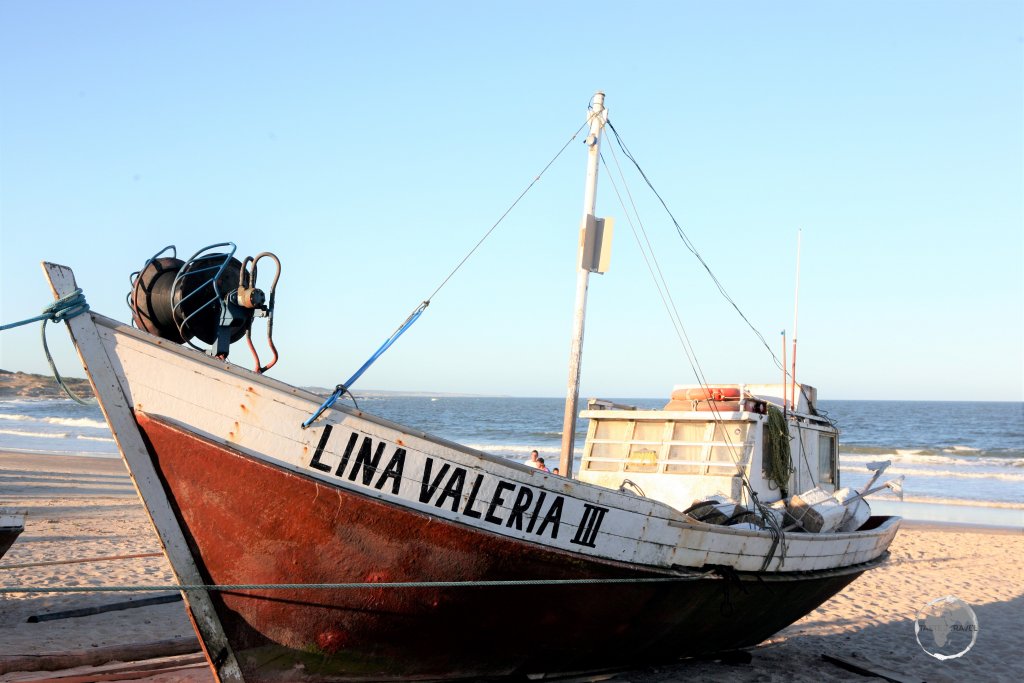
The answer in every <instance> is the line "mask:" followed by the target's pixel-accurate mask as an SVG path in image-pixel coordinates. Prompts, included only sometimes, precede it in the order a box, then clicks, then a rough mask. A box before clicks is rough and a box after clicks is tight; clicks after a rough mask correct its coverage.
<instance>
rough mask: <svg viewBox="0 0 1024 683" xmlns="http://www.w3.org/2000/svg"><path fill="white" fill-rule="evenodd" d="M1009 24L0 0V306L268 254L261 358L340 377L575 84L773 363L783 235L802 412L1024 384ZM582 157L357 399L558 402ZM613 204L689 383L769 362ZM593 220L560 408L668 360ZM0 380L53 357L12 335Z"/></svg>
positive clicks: (675, 11)
mask: <svg viewBox="0 0 1024 683" xmlns="http://www.w3.org/2000/svg"><path fill="white" fill-rule="evenodd" d="M1022 34H1024V10H1022V3H1021V2H1020V1H1019V0H1013V1H1007V2H998V1H984V0H982V1H980V2H978V1H972V2H968V1H966V0H964V1H961V2H942V1H938V0H934V1H932V0H929V1H927V2H924V1H921V2H911V1H908V2H888V1H886V2H878V1H870V0H869V1H864V2H845V3H842V2H780V3H762V2H717V3H711V2H640V3H604V2H587V3H569V2H564V3H563V2H515V3H496V2H382V3H370V2H288V3H284V2H222V3H201V2H145V3H139V2H102V1H95V2H88V3H85V2H82V3H78V2H47V1H45V0H43V1H40V0H32V1H28V0H25V1H17V0H0V231H2V232H0V322H4V323H6V322H11V321H13V320H17V319H21V318H25V317H28V316H31V315H34V314H36V313H37V312H38V311H39V310H40V309H41V308H42V307H43V306H45V305H46V304H47V302H48V300H49V298H50V295H49V290H48V288H47V287H46V284H45V282H44V279H43V277H42V274H41V271H40V269H39V265H38V264H39V262H40V261H42V260H50V261H56V262H60V263H64V264H67V265H70V266H72V267H73V268H74V269H75V271H76V274H77V276H78V279H79V282H80V284H81V285H82V287H83V288H84V289H85V293H86V296H87V297H88V299H89V302H90V303H91V304H92V306H93V308H94V309H95V310H98V311H100V312H103V313H105V314H107V315H111V316H114V317H118V318H121V319H126V318H127V317H128V311H127V308H126V306H125V304H124V296H125V293H126V290H127V287H128V275H129V273H131V272H132V271H133V270H136V269H138V268H139V267H140V266H141V265H142V263H143V262H144V261H145V260H146V258H148V257H149V256H150V255H151V254H153V253H154V252H156V251H157V250H159V249H160V248H161V247H163V246H165V245H167V244H171V243H174V244H177V245H178V247H179V250H180V251H181V252H188V253H191V252H192V251H194V250H196V249H198V248H199V247H201V246H204V245H206V244H209V243H212V242H220V241H224V240H233V241H235V242H237V243H238V245H239V250H240V253H241V254H255V253H257V252H260V251H263V250H270V251H274V252H276V253H277V254H278V255H279V256H280V257H281V258H282V259H283V261H284V266H285V271H284V275H283V277H282V281H281V285H280V292H279V295H278V316H277V320H276V333H277V341H278V346H279V348H280V349H281V351H282V354H283V360H282V361H281V362H280V364H279V365H278V367H277V368H275V370H274V371H273V373H274V375H275V376H277V377H279V378H281V379H284V380H286V381H289V382H292V383H295V384H316V385H333V384H334V383H336V382H338V381H341V380H343V379H345V378H347V377H348V376H349V374H351V373H352V372H353V371H354V370H355V369H356V368H357V367H358V366H359V365H360V364H361V363H362V362H363V360H365V358H366V357H367V356H368V355H369V354H370V353H372V352H373V350H374V349H376V347H377V345H378V344H379V343H380V342H381V341H382V340H383V339H384V338H385V337H386V336H387V335H388V334H390V333H391V331H392V330H393V329H394V328H395V327H396V326H397V325H398V324H399V323H401V322H402V320H404V318H405V316H406V315H407V314H408V313H409V312H410V311H411V310H412V308H413V307H414V306H415V305H416V304H417V303H418V302H419V301H420V300H421V299H423V298H424V297H425V296H427V295H428V294H429V293H430V292H431V291H433V289H434V288H435V287H436V286H437V285H438V284H439V283H440V281H441V280H442V279H443V278H444V276H445V275H446V274H447V273H448V272H449V271H450V270H451V268H452V267H454V265H455V264H456V263H457V262H458V261H459V259H461V258H462V256H463V255H464V254H465V253H466V252H467V251H468V250H469V248H470V247H471V246H472V245H473V244H474V243H475V242H476V240H477V239H478V238H479V237H480V236H481V235H482V234H483V233H484V231H485V230H486V229H487V228H489V227H490V226H491V224H492V223H493V222H494V221H495V220H496V219H497V218H498V216H500V214H501V213H502V212H503V211H504V209H505V208H506V207H507V205H508V204H509V203H510V202H511V201H512V200H513V199H514V198H515V196H516V195H517V194H518V193H519V192H520V191H521V189H522V188H523V187H524V186H525V185H526V184H527V183H528V182H529V181H530V179H532V178H533V177H534V176H535V175H536V173H537V172H538V171H539V170H540V169H541V168H542V167H543V166H544V164H545V163H547V161H548V160H549V159H550V158H551V156H552V155H554V153H555V152H556V151H557V150H558V149H559V147H561V145H562V144H563V143H564V142H565V141H566V140H567V139H568V138H569V136H570V135H571V134H572V133H573V132H574V131H575V130H576V129H577V127H578V126H579V125H580V124H581V123H582V122H583V120H584V117H585V114H586V107H587V103H588V101H589V99H590V97H591V95H592V94H593V92H594V91H595V90H597V89H601V90H604V91H605V92H606V93H607V106H608V108H609V112H610V116H611V120H612V122H613V123H614V124H615V126H616V128H617V129H618V130H619V131H620V133H621V134H622V135H623V136H624V138H625V139H626V141H627V142H628V144H629V145H630V147H631V148H632V150H633V152H634V153H635V154H636V156H637V158H638V160H639V161H640V163H641V164H642V165H643V166H644V168H645V170H646V171H647V172H648V175H649V176H650V177H651V179H652V180H653V182H654V183H655V185H656V187H657V188H658V189H659V190H660V191H661V193H662V195H663V196H664V198H665V200H666V201H667V202H668V204H669V206H670V207H671V208H672V209H673V211H674V212H675V214H676V216H677V217H678V218H679V219H680V222H681V223H682V225H683V227H684V228H685V229H686V230H687V233H688V235H689V236H690V238H691V239H692V240H693V242H694V243H695V244H696V245H697V246H698V248H699V249H700V250H701V252H702V254H703V255H704V257H705V259H706V260H707V261H708V263H709V264H710V265H711V267H712V268H713V269H714V270H715V272H716V274H717V275H718V276H719V278H720V279H721V281H722V282H723V284H724V285H725V286H726V288H727V289H728V290H729V291H730V293H731V294H732V296H733V298H734V299H735V300H736V301H737V303H738V304H739V305H740V307H741V308H742V309H743V310H744V312H746V314H747V315H748V317H749V318H750V319H751V321H752V322H753V323H754V324H755V325H756V326H757V327H758V328H759V329H760V330H761V331H762V333H763V334H764V335H765V337H766V338H767V339H768V340H769V342H770V343H771V344H772V345H773V346H779V340H780V337H779V332H780V331H781V330H782V329H789V330H791V328H792V324H793V323H792V318H793V285H794V266H795V251H796V235H797V230H798V229H802V230H803V253H802V275H801V302H800V314H801V315H800V328H799V341H800V350H799V361H800V362H799V366H798V369H797V374H798V376H799V378H800V379H802V380H806V381H807V382H808V383H810V384H813V385H816V386H818V387H819V392H820V395H821V396H822V397H823V398H833V399H844V398H846V399H943V400H980V399H996V400H1021V398H1022V375H1024V369H1022V356H1024V341H1022V324H1024V275H1022V263H1024V246H1022V240H1024V219H1022V188H1024V177H1022V158H1024V145H1022V130H1024V94H1022V87H1024V86H1022V81H1024V77H1022V71H1024V58H1022V52H1024V38H1022ZM580 139H582V136H581V138H580ZM604 150H605V155H606V158H608V159H609V162H611V158H610V156H609V155H610V140H609V141H606V145H605V147H604ZM584 168H585V150H584V147H583V145H582V144H581V143H580V141H579V140H577V142H576V143H574V144H573V145H571V146H570V148H569V149H568V150H567V151H566V153H565V154H564V155H563V156H562V157H561V159H560V160H559V162H558V163H557V164H556V165H555V167H553V168H552V170H551V171H550V172H549V174H548V175H546V176H545V177H544V178H543V179H542V181H541V182H540V183H539V184H538V185H537V186H536V188H535V189H534V190H533V191H532V192H531V193H530V194H529V195H527V197H526V199H524V201H523V203H522V204H521V205H520V207H519V208H518V209H517V210H516V211H515V212H514V213H513V214H512V215H511V216H510V217H509V218H508V219H507V220H506V222H505V223H503V224H502V226H501V227H500V228H499V229H498V230H497V231H496V232H495V233H494V235H493V236H492V237H491V239H490V240H489V241H488V242H486V243H485V244H484V246H483V247H482V248H481V250H480V251H479V252H478V253H477V255H476V256H475V257H474V258H473V259H472V260H470V261H469V262H468V263H467V265H466V266H465V267H464V268H463V269H462V270H461V271H460V272H459V273H458V274H457V275H456V276H455V278H453V280H452V281H451V282H450V283H449V284H448V285H447V286H446V287H445V288H444V289H443V290H442V291H441V293H440V294H439V295H438V296H437V297H436V298H435V300H434V303H433V304H432V305H431V307H430V308H429V309H428V311H427V313H426V314H425V315H424V316H423V318H421V319H420V321H419V322H418V323H417V324H416V326H414V327H413V328H412V329H411V330H410V331H409V332H408V333H407V334H406V336H405V337H404V338H403V339H402V340H401V341H400V342H399V343H398V344H397V345H396V346H395V347H394V348H393V349H392V350H391V351H390V352H389V353H388V354H387V355H386V356H385V357H384V358H382V359H381V360H380V361H378V362H377V364H376V365H375V366H374V367H373V368H372V369H371V370H370V371H369V372H368V373H367V374H366V375H365V376H364V377H363V379H362V380H361V381H360V383H359V385H358V386H359V387H361V388H364V389H371V388H374V389H408V390H433V391H448V392H473V393H500V394H511V395H522V396H558V395H563V394H564V391H565V388H564V387H565V382H566V370H565V366H566V360H567V357H568V350H569V349H568V338H569V332H570V327H571V316H572V305H573V295H574V282H575V274H574V272H573V267H574V266H573V262H574V258H575V249H576V246H575V245H576V238H577V234H576V233H577V228H578V224H579V219H580V213H581V207H582V196H583V173H584ZM630 189H631V190H632V191H633V193H634V195H635V196H637V197H638V201H640V206H641V217H642V218H643V220H644V224H645V226H646V229H647V231H648V233H649V235H650V236H651V240H652V242H653V243H654V245H655V248H656V251H657V254H658V257H659V258H660V259H661V264H662V268H663V269H664V270H665V272H666V273H667V274H668V278H669V281H670V285H671V287H672V293H673V296H674V297H675V300H676V302H677V304H678V305H679V309H680V312H681V314H682V317H683V319H684V321H685V324H686V327H687V331H688V333H689V335H690V338H691V340H692V341H693V344H694V347H695V349H696V351H697V354H698V358H699V360H700V362H701V363H702V366H703V368H704V371H705V373H706V374H707V376H708V377H709V378H710V379H711V380H712V381H720V382H759V381H776V380H777V378H778V374H779V373H778V371H777V370H776V369H775V367H774V365H773V363H772V361H771V358H770V357H769V355H768V353H767V352H766V351H765V350H764V348H763V347H762V346H761V345H760V343H759V342H758V341H757V340H756V338H755V337H754V336H753V335H752V334H751V333H750V332H749V330H747V329H746V327H745V326H744V325H743V323H742V322H741V321H740V320H739V319H738V317H737V316H736V315H735V313H734V312H733V311H732V310H731V308H729V307H728V305H727V304H726V303H725V302H724V301H723V300H722V299H721V298H720V297H719V296H718V294H717V292H716V291H715V290H714V288H713V286H712V285H711V283H710V281H709V280H708V278H707V276H706V275H705V274H704V273H703V271H702V270H701V269H700V268H699V265H698V264H697V263H696V261H695V260H694V259H693V257H692V256H691V255H690V254H689V253H688V252H686V251H685V249H684V248H683V245H682V244H681V242H680V241H679V239H678V237H676V235H675V230H674V228H673V227H672V225H671V224H670V223H669V222H668V220H667V219H666V218H665V216H664V214H663V213H661V212H660V210H659V209H658V207H657V205H656V204H655V203H654V202H652V201H651V200H650V199H649V198H647V194H646V193H645V191H644V190H643V188H642V186H641V184H640V182H639V181H638V180H637V179H636V178H635V176H633V177H631V178H630ZM641 196H643V197H644V198H643V199H642V200H641V199H639V198H640V197H641ZM598 213H599V214H600V215H609V216H614V217H616V218H617V221H618V222H617V230H616V242H615V247H614V253H613V257H612V269H611V271H610V272H609V273H607V274H605V275H601V276H594V277H592V280H591V289H590V304H591V306H590V312H589V317H588V327H587V346H586V348H585V352H584V367H583V383H582V393H583V394H584V395H585V396H595V395H598V396H617V397H627V396H634V397H637V396H667V394H668V393H669V391H670V390H671V387H672V385H673V384H676V383H686V382H692V381H693V376H692V373H691V371H690V368H689V365H688V364H687V362H686V360H685V357H684V356H683V353H682V350H681V348H680V346H679V343H678V341H677V340H676V338H675V335H674V333H673V330H672V327H671V325H670V324H669V321H668V318H667V316H666V314H665V313H664V311H663V309H662V307H661V303H660V300H659V299H658V297H657V295H656V292H655V290H654V287H653V285H652V284H651V282H650V279H649V277H648V275H647V272H646V270H645V269H644V267H643V265H642V261H641V260H640V257H639V255H638V251H637V247H636V245H635V243H634V240H633V237H632V234H631V233H630V231H629V227H628V224H627V222H626V221H625V218H624V215H623V212H622V209H621V208H620V207H619V205H618V202H617V200H616V198H615V195H614V193H613V192H612V191H611V185H610V183H609V182H608V179H607V177H602V181H601V186H600V194H599V199H598ZM51 339H52V342H51V344H52V345H53V346H54V347H55V348H56V350H57V358H58V362H59V364H60V366H61V367H62V368H63V370H64V372H65V373H66V374H70V375H78V374H80V366H79V365H78V361H77V359H76V358H75V357H74V356H73V355H72V353H73V352H72V351H71V348H70V342H69V341H68V340H67V336H66V334H65V333H64V332H63V331H60V330H52V331H51ZM777 352H778V351H777ZM233 358H234V359H235V360H237V361H238V362H241V363H244V364H248V362H249V361H248V353H247V351H246V350H245V349H244V347H243V348H239V349H237V350H236V351H235V355H234V356H233ZM0 367H2V368H5V369H8V370H24V371H31V372H45V371H46V367H45V361H44V360H43V356H42V352H41V349H40V346H39V342H38V334H37V330H36V329H35V327H34V326H33V327H32V328H21V329H19V330H15V331H8V332H4V333H2V334H0Z"/></svg>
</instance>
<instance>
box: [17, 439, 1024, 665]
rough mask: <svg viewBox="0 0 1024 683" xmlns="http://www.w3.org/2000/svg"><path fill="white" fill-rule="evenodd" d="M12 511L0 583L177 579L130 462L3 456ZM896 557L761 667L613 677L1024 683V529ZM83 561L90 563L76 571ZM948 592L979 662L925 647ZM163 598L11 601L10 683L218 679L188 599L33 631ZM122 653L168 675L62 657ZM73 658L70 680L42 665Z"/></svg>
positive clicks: (758, 660) (961, 530)
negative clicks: (886, 676)
mask: <svg viewBox="0 0 1024 683" xmlns="http://www.w3.org/2000/svg"><path fill="white" fill-rule="evenodd" d="M0 505H2V506H4V507H11V508H16V509H23V510H26V511H27V512H28V521H27V528H26V530H25V532H24V533H23V534H22V536H21V537H20V538H19V539H18V541H17V542H16V543H15V544H14V546H13V547H12V548H11V549H10V550H9V551H8V553H7V554H6V555H5V556H4V557H3V559H2V560H0V586H37V587H52V586H110V585H163V584H169V583H172V582H173V579H172V574H171V571H170V568H169V566H168V564H167V561H166V559H165V558H164V557H163V556H162V555H160V554H158V553H159V552H160V546H159V543H158V541H157V539H156V536H155V534H154V532H153V531H152V529H151V527H150V525H149V521H148V519H147V518H146V515H145V513H144V511H143V509H142V506H141V504H140V503H139V501H138V499H137V497H136V494H135V491H134V489H133V487H132V485H131V481H130V479H129V478H128V475H127V473H126V472H125V469H124V467H123V465H122V464H121V461H120V460H116V459H104V458H89V457H66V456H65V457H62V456H37V455H26V454H16V453H0ZM890 550H891V553H892V556H891V559H890V561H889V562H888V564H886V565H885V566H884V567H882V568H880V569H877V570H875V571H872V572H869V573H867V574H865V575H864V576H862V577H861V578H860V579H858V580H857V581H856V582H854V583H853V584H852V585H851V586H850V587H848V588H847V589H846V590H845V591H844V592H842V593H841V594H839V595H838V596H836V597H834V598H833V599H832V600H830V601H829V602H827V603H825V604H824V605H822V607H820V608H819V609H817V610H815V611H814V612H813V613H812V614H810V615H808V616H807V617H805V618H804V619H802V620H800V621H798V622H797V623H795V624H793V625H792V626H790V627H789V628H787V629H785V630H784V631H782V632H781V633H779V634H777V635H776V636H774V637H773V638H771V639H770V640H768V641H766V642H765V643H763V644H762V645H760V646H759V647H757V648H754V649H752V650H751V651H750V653H751V659H750V661H749V662H747V663H725V662H719V661H684V662H679V663H676V664H673V665H671V666H658V667H653V668H649V669H638V670H633V671H626V672H618V673H616V674H615V676H614V678H613V680H616V681H630V682H633V683H669V682H674V681H684V680H687V681H690V680H702V681H723V682H724V681H741V682H746V681H750V682H753V681H763V682H776V681H777V682H782V681H789V682H798V683H799V682H804V681H806V682H807V683H811V682H813V681H855V680H856V681H860V680H865V678H864V677H863V676H861V675H858V674H856V673H853V672H850V671H847V670H844V669H843V668H840V667H839V666H837V665H836V664H834V663H831V662H828V661H826V660H824V659H823V658H822V655H831V656H834V657H839V658H842V659H846V660H851V661H854V662H859V663H861V664H863V665H866V666H868V667H873V668H875V669H876V670H882V669H884V670H887V671H888V672H890V675H899V676H902V677H903V680H919V681H924V680H927V681H966V680H972V681H973V680H977V681H1017V680H1020V679H1021V678H1022V677H1024V656H1022V653H1024V567H1022V564H1021V558H1024V532H1022V531H1021V530H1019V529H1018V530H1006V529H992V528H979V527H968V526H954V525H948V526H939V525H920V524H905V526H904V527H903V529H902V530H901V531H900V533H899V535H898V536H897V538H896V541H895V542H894V543H893V545H892V547H891V549H890ZM129 556H130V557H129ZM100 558H118V559H100ZM72 560H88V561H84V562H81V561H79V562H74V563H69V562H70V561H72ZM29 565H30V566H29ZM158 595H173V593H170V594H168V593H160V594H158ZM946 595H954V596H956V597H958V598H960V599H961V600H964V601H965V602H967V603H968V604H970V605H971V606H972V608H973V609H974V612H975V614H976V615H977V618H978V622H979V633H978V638H977V642H976V644H975V646H974V647H973V649H971V651H970V652H968V653H967V654H966V655H964V656H963V657H960V658H958V659H952V660H947V661H940V660H937V659H934V658H932V657H930V656H928V655H927V654H925V652H923V651H922V650H921V648H920V647H919V646H918V644H917V641H916V639H915V636H914V618H915V614H916V612H917V610H918V609H920V608H921V607H923V606H924V605H925V604H926V603H927V602H929V601H931V600H934V599H936V598H941V597H943V596H946ZM152 597H154V594H152V593H140V592H135V593H131V592H129V593H70V594H67V593H65V594H59V593H9V594H8V593H2V594H0V681H31V680H54V679H55V678H57V677H58V676H60V677H64V680H67V681H78V680H81V681H85V680H89V681H98V680H148V681H211V680H213V679H212V676H211V675H210V672H209V669H207V668H206V667H205V665H204V664H203V663H201V662H199V661H198V660H197V659H196V658H194V657H193V658H191V659H190V658H189V657H188V656H186V655H184V654H183V653H188V652H194V651H198V645H197V642H196V640H195V636H194V633H193V631H192V627H191V625H190V623H189V621H188V618H187V617H186V615H185V611H184V607H183V605H182V603H181V602H180V601H179V602H169V603H164V604H158V605H150V606H145V607H136V608H132V609H125V610H119V611H109V612H104V613H100V614H94V615H88V616H80V617H69V618H61V619H53V620H43V621H39V622H38V623H30V622H29V621H28V619H29V618H30V617H33V616H40V615H47V614H52V613H54V612H59V611H65V610H72V609H81V608H86V607H94V606H98V605H105V604H109V603H114V602H124V601H128V600H133V601H136V600H140V599H144V598H152ZM738 626H740V625H738ZM538 636H539V640H540V642H542V643H545V642H546V643H548V645H549V646H554V645H555V642H556V634H538ZM154 644H159V645H154ZM147 647H148V649H147ZM121 651H123V652H122V653H121V655H120V656H121V658H122V659H124V658H127V659H131V658H132V657H131V656H130V655H131V653H133V652H135V653H141V655H142V656H136V657H135V659H149V658H151V657H154V656H156V655H157V654H161V653H163V654H167V655H169V657H170V658H169V659H166V660H160V661H158V662H156V663H153V664H151V666H152V667H155V668H153V669H152V671H153V672H155V673H146V672H141V673H130V672H129V673H127V674H126V673H124V672H122V673H120V674H116V673H115V674H111V673H104V672H103V671H104V670H102V669H96V668H92V667H91V666H84V667H83V666H79V667H77V668H71V667H70V666H68V664H69V661H68V660H67V659H66V658H65V659H64V660H60V659H58V658H57V656H59V655H66V654H67V653H76V656H77V655H80V654H82V653H90V652H91V653H94V654H95V655H96V657H93V659H96V658H99V659H102V658H103V657H104V656H105V655H107V656H109V655H108V653H112V652H121ZM61 661H63V666H62V670H61V671H59V672H56V671H47V670H45V669H42V668H41V667H42V666H43V665H46V664H47V662H55V663H58V664H59V663H60V662H61ZM70 663H74V662H70ZM47 666H49V665H47ZM139 668H141V667H136V669H139Z"/></svg>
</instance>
